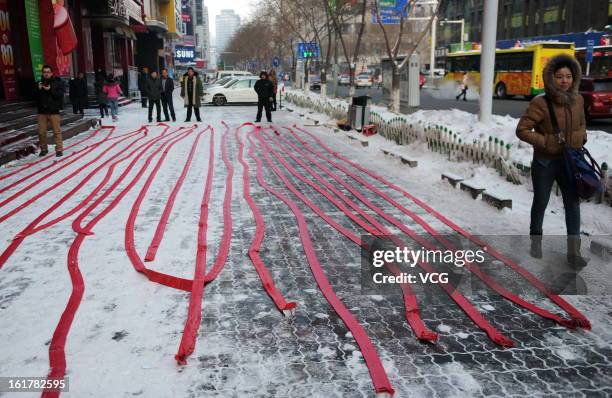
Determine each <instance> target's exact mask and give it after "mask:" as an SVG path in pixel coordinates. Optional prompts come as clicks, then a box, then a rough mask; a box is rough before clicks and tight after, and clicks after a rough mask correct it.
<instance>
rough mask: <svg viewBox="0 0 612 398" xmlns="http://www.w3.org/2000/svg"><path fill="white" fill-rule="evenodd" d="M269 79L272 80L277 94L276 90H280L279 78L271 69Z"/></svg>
mask: <svg viewBox="0 0 612 398" xmlns="http://www.w3.org/2000/svg"><path fill="white" fill-rule="evenodd" d="M268 79H270V81H271V82H272V85H273V86H274V94H275V95H276V92H277V91H278V78H277V77H276V72H274V71H270V75H269V77H268Z"/></svg>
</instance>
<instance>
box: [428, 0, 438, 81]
mask: <svg viewBox="0 0 612 398" xmlns="http://www.w3.org/2000/svg"><path fill="white" fill-rule="evenodd" d="M432 7H435V6H432ZM432 10H435V8H432ZM432 12H433V11H432ZM437 26H438V16H437V15H435V16H434V19H433V21H432V22H431V53H430V54H429V77H430V78H431V79H432V81H433V78H434V69H435V67H436V29H437Z"/></svg>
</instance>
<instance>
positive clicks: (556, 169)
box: [516, 54, 587, 267]
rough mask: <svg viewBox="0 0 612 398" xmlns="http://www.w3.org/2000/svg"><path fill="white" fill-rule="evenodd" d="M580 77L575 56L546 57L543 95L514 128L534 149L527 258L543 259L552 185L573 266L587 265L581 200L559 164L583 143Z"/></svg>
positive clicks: (533, 102)
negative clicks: (566, 147)
mask: <svg viewBox="0 0 612 398" xmlns="http://www.w3.org/2000/svg"><path fill="white" fill-rule="evenodd" d="M581 77H582V73H581V69H580V64H579V63H578V62H577V61H576V59H574V57H572V56H570V55H566V54H560V55H557V56H555V57H553V58H551V59H550V60H549V61H548V63H547V64H546V67H545V68H544V76H543V78H544V91H545V93H546V95H545V96H544V95H539V96H537V97H535V98H534V99H533V100H532V101H531V103H530V104H529V107H528V108H527V110H526V111H525V114H524V115H523V117H522V118H521V120H520V121H519V123H518V126H517V128H516V135H517V136H518V138H520V139H521V140H522V141H525V142H527V143H529V144H531V145H533V161H532V163H531V178H532V181H533V203H532V206H531V224H530V230H529V234H530V235H531V238H532V239H531V243H532V246H531V254H532V255H533V256H534V257H541V256H542V249H541V236H542V233H543V231H542V224H543V222H544V213H545V211H546V206H547V205H548V200H549V198H550V192H551V189H552V185H553V182H554V181H556V182H557V185H558V186H559V188H560V189H561V195H562V196H563V206H564V208H565V225H566V229H567V235H568V241H567V243H568V247H567V259H568V262H569V263H570V264H571V265H573V266H577V267H582V266H584V265H586V261H585V260H584V259H583V258H582V257H581V255H580V200H579V198H578V194H577V193H576V190H575V188H574V184H573V183H572V181H571V178H572V177H571V176H569V175H568V173H567V171H566V168H565V161H564V159H563V146H564V145H565V144H568V145H569V146H571V147H572V148H575V149H577V148H581V147H582V146H583V145H584V144H585V143H586V140H587V137H586V121H585V117H584V100H583V98H582V96H581V95H580V94H579V93H578V85H579V84H580V79H581ZM546 98H548V99H550V100H551V102H552V105H553V109H554V112H555V115H556V118H557V122H558V125H559V129H560V133H559V134H556V133H555V131H554V129H553V125H552V122H551V118H550V113H549V111H548V105H547V103H546Z"/></svg>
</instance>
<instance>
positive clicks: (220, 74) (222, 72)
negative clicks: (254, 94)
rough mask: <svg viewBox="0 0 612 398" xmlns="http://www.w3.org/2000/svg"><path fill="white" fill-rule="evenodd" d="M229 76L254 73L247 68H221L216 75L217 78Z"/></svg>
mask: <svg viewBox="0 0 612 398" xmlns="http://www.w3.org/2000/svg"><path fill="white" fill-rule="evenodd" d="M227 76H253V74H252V73H251V72H249V71H246V70H220V71H218V72H217V75H216V76H215V80H216V81H218V80H219V79H223V78H224V77H227Z"/></svg>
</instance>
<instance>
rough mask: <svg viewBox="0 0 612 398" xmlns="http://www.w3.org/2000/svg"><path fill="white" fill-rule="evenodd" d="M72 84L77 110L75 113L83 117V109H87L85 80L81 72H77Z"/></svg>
mask: <svg viewBox="0 0 612 398" xmlns="http://www.w3.org/2000/svg"><path fill="white" fill-rule="evenodd" d="M74 82H75V83H74V88H75V92H74V94H75V100H76V110H77V112H75V113H80V114H81V115H83V114H85V108H87V80H85V74H84V73H83V72H79V73H78V74H77V78H76V79H74Z"/></svg>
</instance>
